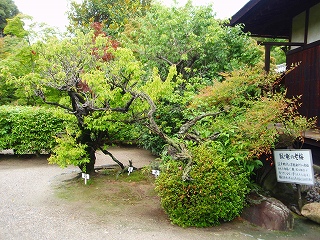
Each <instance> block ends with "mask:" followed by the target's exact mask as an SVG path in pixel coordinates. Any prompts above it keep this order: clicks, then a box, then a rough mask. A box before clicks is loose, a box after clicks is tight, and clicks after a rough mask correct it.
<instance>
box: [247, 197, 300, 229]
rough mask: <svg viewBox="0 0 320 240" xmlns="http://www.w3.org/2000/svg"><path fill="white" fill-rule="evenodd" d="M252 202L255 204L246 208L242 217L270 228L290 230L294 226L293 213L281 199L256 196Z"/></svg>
mask: <svg viewBox="0 0 320 240" xmlns="http://www.w3.org/2000/svg"><path fill="white" fill-rule="evenodd" d="M251 198H252V196H251ZM251 202H254V204H252V205H251V206H250V207H247V208H245V209H244V211H243V213H242V215H241V216H242V218H244V219H246V220H247V221H249V222H251V223H253V224H255V225H258V226H260V227H263V228H266V229H269V230H278V231H288V230H291V229H292V228H293V222H294V218H293V215H292V213H291V211H290V210H289V209H288V208H287V207H286V206H285V205H284V204H283V203H282V202H280V201H279V200H277V199H275V198H268V197H263V196H255V197H254V199H253V198H252V199H251Z"/></svg>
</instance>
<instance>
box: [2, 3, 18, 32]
mask: <svg viewBox="0 0 320 240" xmlns="http://www.w3.org/2000/svg"><path fill="white" fill-rule="evenodd" d="M18 13H19V10H18V7H17V6H16V5H15V3H14V1H12V0H0V37H2V36H3V33H4V32H3V29H4V28H5V26H6V25H7V19H8V18H12V17H14V16H15V15H17V14H18Z"/></svg>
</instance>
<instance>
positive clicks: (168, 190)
mask: <svg viewBox="0 0 320 240" xmlns="http://www.w3.org/2000/svg"><path fill="white" fill-rule="evenodd" d="M185 167H186V165H185V164H182V163H181V162H180V163H179V162H177V161H174V160H170V161H168V162H167V163H165V164H164V165H163V166H162V171H161V174H160V176H159V177H158V178H157V180H156V190H157V192H158V194H159V196H160V197H161V205H162V207H163V208H164V210H165V211H166V213H167V214H168V216H169V218H170V220H171V221H172V223H174V224H177V225H179V226H182V227H192V226H194V227H210V226H215V225H219V224H220V223H222V222H227V221H231V220H233V219H234V218H236V217H238V216H239V215H240V214H241V212H242V210H243V208H244V206H245V203H246V201H245V200H246V198H245V197H246V194H247V193H248V192H249V187H248V186H249V183H250V181H249V176H250V175H249V173H248V172H246V171H245V170H244V169H241V167H240V166H231V165H229V164H228V163H227V162H224V161H223V159H222V157H221V156H219V155H218V154H217V152H215V151H214V150H213V149H210V148H208V147H205V146H199V147H195V148H194V150H193V167H192V169H191V171H190V177H191V178H192V180H190V181H183V180H182V173H183V169H184V168H185Z"/></svg>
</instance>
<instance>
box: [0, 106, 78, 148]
mask: <svg viewBox="0 0 320 240" xmlns="http://www.w3.org/2000/svg"><path fill="white" fill-rule="evenodd" d="M70 120H71V119H70V116H68V115H67V114H64V113H62V112H61V111H57V110H54V109H47V108H41V107H26V106H0V129H1V130H0V149H13V150H14V152H15V153H16V154H26V153H41V152H51V150H52V149H53V147H54V146H55V145H56V141H55V139H54V136H56V135H57V134H59V133H62V132H64V129H65V125H66V122H68V123H70V122H72V120H71V121H70Z"/></svg>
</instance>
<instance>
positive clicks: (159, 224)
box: [0, 149, 310, 240]
mask: <svg viewBox="0 0 320 240" xmlns="http://www.w3.org/2000/svg"><path fill="white" fill-rule="evenodd" d="M114 150H115V151H114V152H113V153H114V154H115V155H116V156H117V157H118V158H120V159H121V158H127V157H128V156H130V158H131V159H132V160H133V162H134V163H136V165H137V166H140V165H144V164H148V161H150V158H151V157H152V156H151V155H150V154H149V153H146V152H143V151H142V152H141V150H134V149H129V150H127V151H125V152H123V149H114ZM117 151H118V152H117ZM128 151H133V152H129V153H128ZM127 154H129V155H127ZM98 158H99V159H98V161H97V162H98V164H101V165H103V164H108V163H109V160H108V159H105V158H104V157H103V156H98ZM121 160H123V159H121ZM77 173H78V168H75V167H68V168H66V169H60V168H59V167H57V166H55V165H48V164H47V161H46V159H44V158H42V159H41V158H39V159H23V160H19V159H15V158H12V157H11V159H9V160H8V158H3V156H2V158H0V194H1V195H0V216H1V217H0V239H13V240H16V239H18V240H20V239H21V240H29V239H30V240H36V239H41V240H42V239H59V240H63V239H76V240H82V239H83V240H84V239H86V240H87V239H97V240H100V239H108V240H109V239H110V240H122V239H126V240H130V239H134V240H140V239H141V240H144V239H151V240H152V239H154V240H181V239H204V240H206V239H223V240H231V239H239V240H246V239H274V238H273V237H274V236H273V237H272V236H271V238H265V237H261V238H259V237H257V236H261V235H260V234H259V232H258V231H259V228H256V227H254V226H250V225H248V224H245V225H243V224H241V223H240V224H235V223H228V224H223V225H222V226H221V227H216V228H206V229H195V228H188V229H182V228H180V227H177V226H174V225H172V224H170V223H169V221H168V220H167V219H164V218H163V217H159V218H157V217H152V218H151V217H149V218H148V217H146V218H141V217H140V216H137V217H133V218H132V217H130V219H127V218H126V214H125V213H122V214H120V215H119V216H114V215H110V216H108V218H106V219H103V220H102V219H101V217H97V216H96V215H94V213H90V212H88V211H84V210H83V209H82V208H81V206H79V205H73V204H72V203H71V202H68V201H64V200H63V199H59V198H57V197H56V196H55V194H54V187H55V186H56V185H57V184H58V183H61V182H63V181H64V180H67V179H71V178H73V177H74V176H75V175H76V174H77ZM131 216H132V214H131ZM252 233H254V234H255V235H256V236H254V235H253V234H252ZM266 236H267V235H266ZM281 236H282V237H280V238H277V239H289V238H287V237H286V235H285V234H282V235H281ZM290 239H291V238H290ZM299 239H301V238H299ZM309 239H310V238H309Z"/></svg>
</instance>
